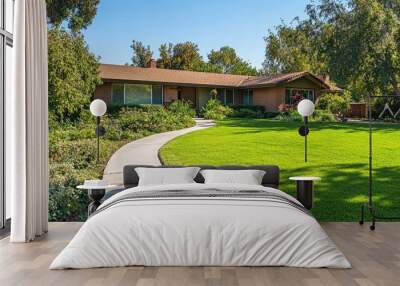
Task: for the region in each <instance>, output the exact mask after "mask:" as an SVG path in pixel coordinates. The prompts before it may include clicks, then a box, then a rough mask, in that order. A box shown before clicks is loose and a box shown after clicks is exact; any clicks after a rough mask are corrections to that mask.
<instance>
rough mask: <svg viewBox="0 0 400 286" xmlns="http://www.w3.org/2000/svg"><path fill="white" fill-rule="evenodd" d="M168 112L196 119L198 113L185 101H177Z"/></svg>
mask: <svg viewBox="0 0 400 286" xmlns="http://www.w3.org/2000/svg"><path fill="white" fill-rule="evenodd" d="M168 110H169V111H170V112H172V113H175V114H181V115H183V116H189V117H195V116H196V111H195V110H194V109H193V108H191V107H190V104H189V102H187V101H184V100H176V101H174V102H172V103H171V104H170V105H169V106H168Z"/></svg>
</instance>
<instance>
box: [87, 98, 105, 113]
mask: <svg viewBox="0 0 400 286" xmlns="http://www.w3.org/2000/svg"><path fill="white" fill-rule="evenodd" d="M106 111H107V104H106V103H105V102H104V101H103V100H101V99H95V100H93V101H92V103H91V104H90V112H91V113H92V114H93V115H94V116H103V115H104V113H106Z"/></svg>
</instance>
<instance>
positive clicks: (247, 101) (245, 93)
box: [241, 89, 253, 105]
mask: <svg viewBox="0 0 400 286" xmlns="http://www.w3.org/2000/svg"><path fill="white" fill-rule="evenodd" d="M241 93H242V104H243V105H253V90H252V89H242V90H241Z"/></svg>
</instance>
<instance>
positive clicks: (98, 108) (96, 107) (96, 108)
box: [90, 99, 107, 163]
mask: <svg viewBox="0 0 400 286" xmlns="http://www.w3.org/2000/svg"><path fill="white" fill-rule="evenodd" d="M106 111H107V104H106V103H105V102H104V101H103V100H101V99H95V100H93V101H92V103H91V104H90V112H91V113H92V114H93V116H96V136H97V163H98V162H99V160H100V136H103V135H104V133H105V129H104V127H103V126H101V125H100V117H101V116H103V115H104V114H105V113H106Z"/></svg>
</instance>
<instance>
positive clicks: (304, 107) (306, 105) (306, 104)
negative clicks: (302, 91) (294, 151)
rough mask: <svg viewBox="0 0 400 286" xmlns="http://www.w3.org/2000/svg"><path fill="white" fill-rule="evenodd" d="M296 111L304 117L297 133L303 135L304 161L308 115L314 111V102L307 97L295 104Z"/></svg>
mask: <svg viewBox="0 0 400 286" xmlns="http://www.w3.org/2000/svg"><path fill="white" fill-rule="evenodd" d="M297 111H298V112H299V114H300V115H301V116H303V118H304V125H303V126H301V127H300V128H299V134H300V135H301V136H304V162H307V135H308V133H309V132H310V130H309V129H308V117H309V116H311V115H312V114H313V113H314V111H315V105H314V103H313V102H312V101H311V100H309V99H303V100H302V101H300V102H299V104H298V105H297Z"/></svg>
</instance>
